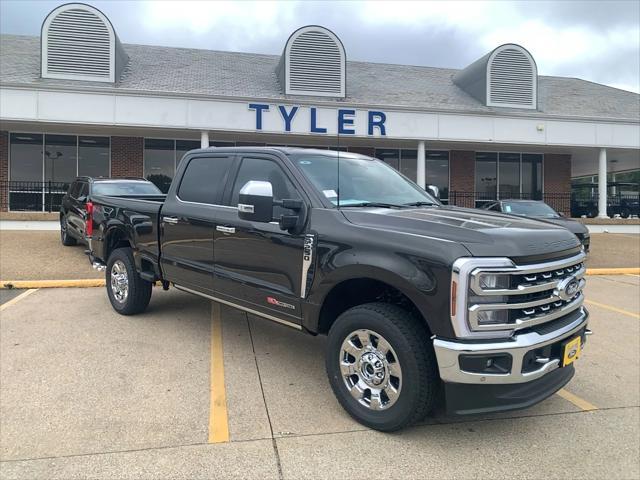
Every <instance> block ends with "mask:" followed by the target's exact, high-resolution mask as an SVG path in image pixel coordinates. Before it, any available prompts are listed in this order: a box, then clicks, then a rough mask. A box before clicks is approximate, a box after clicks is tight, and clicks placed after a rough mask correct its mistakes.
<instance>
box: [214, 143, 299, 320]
mask: <svg viewBox="0 0 640 480" xmlns="http://www.w3.org/2000/svg"><path fill="white" fill-rule="evenodd" d="M250 180H262V181H268V182H270V183H271V184H272V187H273V195H274V199H275V200H282V199H285V198H291V199H302V198H304V196H303V195H302V193H301V192H302V191H301V189H299V188H298V187H297V186H296V185H297V184H296V183H295V179H294V178H293V176H292V175H290V172H288V170H287V168H286V166H285V165H284V164H283V162H282V161H281V159H279V158H277V157H270V156H267V155H260V154H250V155H243V156H242V157H241V159H240V163H239V166H238V168H237V171H236V172H235V174H234V178H233V181H232V182H230V183H229V185H228V187H227V191H226V193H225V200H226V201H225V203H226V205H227V208H226V209H221V210H219V212H218V225H216V231H215V233H214V245H215V246H214V255H215V273H216V281H215V288H216V296H218V297H219V298H221V299H223V300H226V301H229V302H231V303H237V304H241V305H243V306H245V307H247V308H250V309H252V310H256V311H257V312H259V313H262V314H266V315H271V316H275V317H277V318H278V319H284V320H288V321H289V322H291V323H295V324H298V323H299V321H300V320H299V319H300V317H301V313H300V292H301V279H302V263H303V261H302V255H303V242H304V234H300V235H291V234H290V233H288V232H286V231H283V230H281V229H280V227H279V226H278V224H277V222H272V223H259V222H255V223H254V222H249V221H245V220H241V219H240V218H239V217H238V211H237V205H238V196H239V191H240V189H241V188H242V187H243V186H244V185H245V184H246V183H247V182H248V181H250ZM305 201H306V200H305ZM284 213H288V214H290V213H292V212H291V211H290V210H285V209H282V208H280V207H276V208H274V218H279V216H280V215H281V214H284Z"/></svg>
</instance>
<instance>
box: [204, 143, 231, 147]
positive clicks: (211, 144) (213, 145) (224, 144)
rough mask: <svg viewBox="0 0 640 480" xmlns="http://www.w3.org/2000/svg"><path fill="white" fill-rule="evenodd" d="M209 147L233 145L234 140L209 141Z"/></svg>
mask: <svg viewBox="0 0 640 480" xmlns="http://www.w3.org/2000/svg"><path fill="white" fill-rule="evenodd" d="M209 146H210V147H235V146H236V142H209Z"/></svg>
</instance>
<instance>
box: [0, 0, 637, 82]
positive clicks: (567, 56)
mask: <svg viewBox="0 0 640 480" xmlns="http://www.w3.org/2000/svg"><path fill="white" fill-rule="evenodd" d="M60 3H61V2H52V1H35V2H34V1H30V0H23V1H13V0H2V1H0V30H1V31H2V32H4V33H22V34H31V35H37V34H39V31H40V25H41V22H42V20H43V19H44V17H45V16H46V14H47V13H48V12H49V11H50V10H52V9H53V8H55V7H56V6H57V5H59V4H60ZM89 3H91V4H93V5H95V6H96V7H97V8H99V9H101V10H102V11H103V12H104V13H105V14H106V15H107V16H108V17H109V18H110V19H111V21H112V23H113V24H114V26H115V27H116V30H117V32H118V35H119V36H120V39H121V40H122V41H123V42H124V43H144V44H156V45H168V46H180V47H194V48H207V49H215V50H231V51H247V52H256V53H271V54H280V53H281V51H282V48H283V47H284V43H285V42H286V40H287V38H288V36H289V35H290V34H291V32H293V31H294V30H295V29H297V28H298V27H300V26H302V25H306V24H321V25H324V26H326V27H327V28H330V29H332V30H333V31H334V32H335V33H336V34H337V35H338V36H339V37H340V38H341V39H342V41H343V43H344V44H345V47H346V49H347V56H348V58H349V59H352V60H363V61H374V62H383V63H402V64H412V65H427V66H435V67H451V68H463V67H464V66H466V65H468V64H469V63H470V62H472V61H474V60H476V59H477V58H479V57H481V56H482V55H484V54H485V53H487V52H488V51H490V50H491V49H493V48H495V47H496V46H498V45H500V44H502V43H509V42H513V43H519V44H521V45H523V46H524V47H525V48H527V49H528V50H529V51H530V52H531V53H532V55H533V56H534V58H535V59H536V63H537V64H538V71H539V73H540V74H543V75H561V76H571V77H580V78H584V79H586V80H590V81H594V82H598V83H605V84H609V85H612V86H617V87H620V88H624V89H627V90H632V91H636V92H638V91H640V65H639V63H638V62H639V60H638V59H639V58H640V2H637V1H634V0H630V1H624V0H622V1H613V0H612V1H607V2H597V1H589V0H587V1H583V0H574V1H572V0H569V1H513V2H508V1H490V2H480V1H462V0H461V1H428V2H416V1H395V2H378V1H371V2H351V1H345V2H315V1H299V2H295V1H281V2H276V1H268V2H267V1H264V2H263V1H246V2H234V1H219V2H206V1H169V0H167V1H138V2H136V1H124V0H123V1H117V2H114V1H104V0H98V1H94V2H91V1H90V2H89Z"/></svg>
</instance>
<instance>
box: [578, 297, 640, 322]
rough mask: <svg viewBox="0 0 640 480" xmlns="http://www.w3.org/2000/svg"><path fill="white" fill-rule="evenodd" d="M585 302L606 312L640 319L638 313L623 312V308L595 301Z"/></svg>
mask: <svg viewBox="0 0 640 480" xmlns="http://www.w3.org/2000/svg"><path fill="white" fill-rule="evenodd" d="M584 302H585V303H588V304H589V305H595V306H596V307H600V308H604V309H605V310H611V311H612V312H616V313H620V314H622V315H627V316H629V317H632V318H638V319H640V315H638V314H637V313H633V312H629V311H627V310H622V309H621V308H617V307H613V306H611V305H606V304H604V303H598V302H594V301H593V300H585V301H584Z"/></svg>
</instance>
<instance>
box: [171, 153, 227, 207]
mask: <svg viewBox="0 0 640 480" xmlns="http://www.w3.org/2000/svg"><path fill="white" fill-rule="evenodd" d="M231 162H232V158H231V157H213V158H211V157H208V158H207V157H196V158H192V159H191V160H190V161H189V165H187V168H186V170H185V172H184V175H183V176H182V181H181V182H180V189H179V190H178V197H180V200H183V201H185V202H196V203H207V204H209V205H218V204H220V198H221V196H222V191H223V189H224V186H225V179H226V177H227V173H228V171H229V169H230V168H231Z"/></svg>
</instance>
